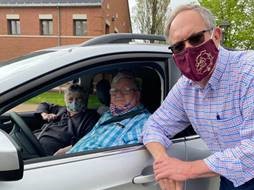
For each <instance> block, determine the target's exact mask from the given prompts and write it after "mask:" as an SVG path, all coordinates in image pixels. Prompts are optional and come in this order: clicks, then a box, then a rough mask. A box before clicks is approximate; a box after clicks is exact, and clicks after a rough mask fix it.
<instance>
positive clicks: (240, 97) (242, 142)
mask: <svg viewBox="0 0 254 190" xmlns="http://www.w3.org/2000/svg"><path fill="white" fill-rule="evenodd" d="M190 124H191V125H192V126H193V128H194V130H195V131H196V132H197V134H199V135H200V137H201V138H202V139H203V140H204V141H205V142H206V144H207V145H208V147H209V150H210V151H211V152H212V154H211V156H209V157H208V158H206V159H204V161H205V163H206V164H207V165H208V167H209V168H210V169H211V170H212V171H214V172H216V173H218V174H220V175H222V176H224V177H226V178H227V179H229V180H230V181H232V182H233V183H234V186H239V185H241V184H244V183H245V182H247V181H249V180H250V179H252V178H254V52H253V51H228V50H226V49H224V48H222V47H220V51H219V57H218V60H217V63H216V68H215V70H214V72H213V74H212V76H211V78H210V80H209V81H208V84H207V85H206V87H205V88H203V89H202V88H200V87H199V86H197V85H195V84H194V83H193V82H191V81H190V80H189V79H187V78H186V77H184V76H183V77H181V78H180V79H179V81H178V82H177V83H176V85H175V86H174V87H173V88H172V90H171V91H170V92H169V94H168V95H167V97H166V99H165V100H164V102H163V103H162V105H161V106H160V107H159V108H158V110H157V111H156V112H155V113H154V114H153V115H152V116H151V117H150V118H149V120H148V121H147V122H146V124H145V128H144V133H143V142H144V144H147V143H149V142H160V143H161V144H163V145H164V146H166V147H168V146H169V145H171V143H172V142H171V141H170V139H169V138H168V137H173V136H174V135H175V134H177V133H178V132H180V131H182V130H183V129H184V128H186V127H187V126H188V125H190ZM167 136H168V137H167Z"/></svg>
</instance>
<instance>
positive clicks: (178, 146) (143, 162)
mask: <svg viewBox="0 0 254 190" xmlns="http://www.w3.org/2000/svg"><path fill="white" fill-rule="evenodd" d="M169 152H170V153H171V154H173V155H175V156H176V157H179V158H182V159H184V157H185V155H184V153H185V145H184V143H183V142H177V143H175V144H174V145H173V146H172V147H171V148H170V150H169ZM151 165H152V158H151V156H150V155H149V154H148V152H147V151H146V150H145V148H144V147H143V146H142V145H137V146H132V147H125V148H124V147H123V148H118V149H112V150H105V151H94V152H90V153H86V154H84V153H81V154H76V155H75V156H74V155H67V156H65V157H64V158H60V159H58V158H57V157H55V158H52V157H51V158H43V159H42V160H41V161H38V159H37V161H33V160H30V161H27V162H25V166H24V176H23V178H22V179H21V180H19V181H14V182H0V188H1V190H14V189H15V190H16V189H20V190H22V189H26V190H29V189H34V188H36V189H38V190H45V189H54V190H69V189H75V190H83V189H89V190H93V189H112V190H116V189H119V190H120V189H121V190H122V189H128V190H136V189H139V190H140V189H141V190H142V189H149V190H155V189H158V186H157V185H156V184H155V183H154V180H153V177H152V171H148V173H143V175H142V170H143V169H144V168H148V166H151ZM150 172H151V173H150ZM134 181H135V182H134Z"/></svg>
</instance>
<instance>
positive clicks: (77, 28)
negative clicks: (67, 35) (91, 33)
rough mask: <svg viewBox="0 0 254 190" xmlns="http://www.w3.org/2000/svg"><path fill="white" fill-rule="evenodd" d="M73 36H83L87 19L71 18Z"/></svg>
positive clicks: (85, 31) (85, 32)
mask: <svg viewBox="0 0 254 190" xmlns="http://www.w3.org/2000/svg"><path fill="white" fill-rule="evenodd" d="M73 22H74V23H73V25H74V36H84V35H86V34H87V20H86V19H75V20H73Z"/></svg>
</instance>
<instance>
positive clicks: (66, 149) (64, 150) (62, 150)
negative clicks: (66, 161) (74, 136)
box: [54, 145, 72, 156]
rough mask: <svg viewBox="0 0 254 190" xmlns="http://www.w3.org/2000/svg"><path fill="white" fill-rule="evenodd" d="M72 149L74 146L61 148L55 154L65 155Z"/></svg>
mask: <svg viewBox="0 0 254 190" xmlns="http://www.w3.org/2000/svg"><path fill="white" fill-rule="evenodd" d="M71 148H72V145H70V146H67V147H64V148H60V149H59V150H58V151H56V152H55V153H54V156H56V155H64V154H65V153H66V152H68V151H69V150H70V149H71Z"/></svg>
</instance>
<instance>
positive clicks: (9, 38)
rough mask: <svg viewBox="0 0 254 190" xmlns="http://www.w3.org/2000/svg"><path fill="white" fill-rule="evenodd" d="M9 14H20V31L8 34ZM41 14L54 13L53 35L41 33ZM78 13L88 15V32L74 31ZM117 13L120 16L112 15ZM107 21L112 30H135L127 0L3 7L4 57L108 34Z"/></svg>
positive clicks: (0, 35)
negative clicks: (68, 5) (70, 5)
mask: <svg viewBox="0 0 254 190" xmlns="http://www.w3.org/2000/svg"><path fill="white" fill-rule="evenodd" d="M125 7H126V8H125ZM124 9H126V11H123V10H124ZM7 14H17V15H19V18H20V30H21V34H20V35H8V27H7V26H8V24H7V19H6V15H7ZM39 14H51V15H52V16H53V35H50V36H44V35H40V19H39ZM74 14H86V15H87V35H85V36H74V35H73V15H74ZM116 14H117V15H116ZM113 16H116V17H117V18H114V19H112V17H113ZM105 22H107V23H108V24H109V26H110V27H109V30H110V33H113V32H116V30H117V32H131V25H130V19H129V10H128V3H127V0H105V1H103V4H102V6H101V7H99V6H98V7H60V9H58V8H57V7H44V8H43V7H32V8H28V7H27V8H25V7H22V8H18V7H14V8H7V7H6V8H0V61H5V60H8V59H11V58H15V57H18V56H20V55H24V54H27V53H29V52H32V51H35V50H39V49H44V48H48V47H54V46H59V45H68V44H77V43H81V42H84V41H86V40H88V39H91V38H93V37H95V36H98V35H102V34H105ZM59 29H60V30H59Z"/></svg>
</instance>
